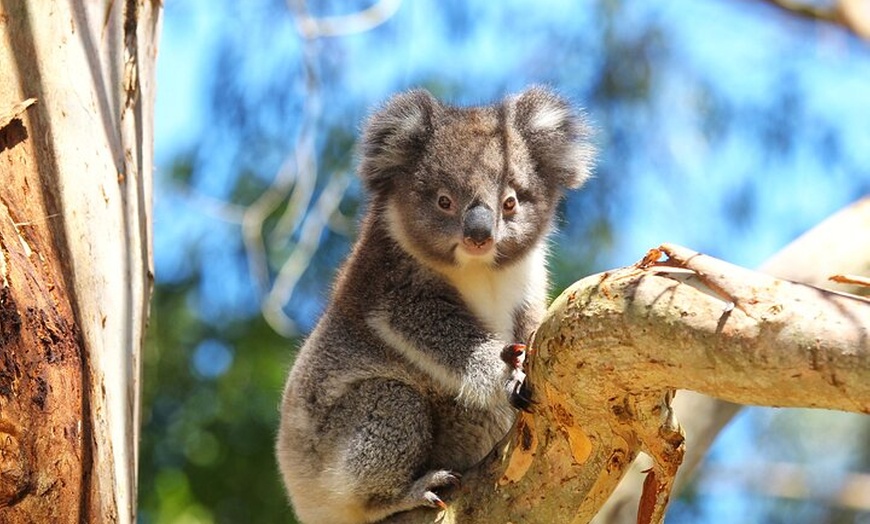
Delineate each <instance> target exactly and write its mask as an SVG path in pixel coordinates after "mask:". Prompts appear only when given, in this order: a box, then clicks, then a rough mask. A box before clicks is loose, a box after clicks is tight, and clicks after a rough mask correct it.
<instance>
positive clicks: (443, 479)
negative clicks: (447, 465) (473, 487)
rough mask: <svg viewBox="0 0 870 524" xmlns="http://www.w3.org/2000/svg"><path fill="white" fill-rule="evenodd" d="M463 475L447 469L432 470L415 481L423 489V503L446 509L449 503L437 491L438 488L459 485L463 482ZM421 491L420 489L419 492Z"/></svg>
mask: <svg viewBox="0 0 870 524" xmlns="http://www.w3.org/2000/svg"><path fill="white" fill-rule="evenodd" d="M461 478H462V476H461V475H460V474H459V473H455V472H453V471H447V470H438V471H430V472H429V473H427V474H426V475H424V476H423V477H422V478H420V479H418V480H417V482H416V483H415V484H416V485H417V486H420V488H421V489H422V494H421V495H422V498H423V501H424V502H423V503H424V505H426V506H429V507H432V508H438V509H446V508H447V504H446V503H445V502H444V501H443V500H441V497H439V496H438V494H436V493H435V491H433V490H436V489H439V488H446V487H448V486H454V487H457V486H459V485H460V484H461V482H460V479H461ZM417 493H418V494H419V493H420V492H419V491H418V492H417Z"/></svg>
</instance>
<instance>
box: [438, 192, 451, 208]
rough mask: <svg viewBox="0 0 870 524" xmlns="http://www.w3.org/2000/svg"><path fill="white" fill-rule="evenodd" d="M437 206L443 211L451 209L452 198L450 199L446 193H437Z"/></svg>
mask: <svg viewBox="0 0 870 524" xmlns="http://www.w3.org/2000/svg"><path fill="white" fill-rule="evenodd" d="M438 207H440V208H441V209H442V210H444V211H451V210H452V209H453V200H451V199H450V197H449V196H447V195H439V196H438Z"/></svg>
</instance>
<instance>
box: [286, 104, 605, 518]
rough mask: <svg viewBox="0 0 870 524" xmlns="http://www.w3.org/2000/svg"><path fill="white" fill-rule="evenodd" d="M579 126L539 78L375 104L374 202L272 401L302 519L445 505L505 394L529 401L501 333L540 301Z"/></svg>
mask: <svg viewBox="0 0 870 524" xmlns="http://www.w3.org/2000/svg"><path fill="white" fill-rule="evenodd" d="M588 135H589V128H588V125H587V124H586V122H585V120H584V118H583V116H582V115H581V114H580V113H578V112H576V111H574V110H573V109H572V107H571V106H570V105H569V104H568V103H567V102H566V101H565V100H563V99H562V98H560V97H559V96H557V95H556V94H554V93H552V92H551V91H549V90H547V89H546V88H542V87H533V88H530V89H528V90H527V91H525V92H523V93H521V94H519V95H515V96H511V97H508V98H506V99H505V100H503V101H502V102H501V103H499V104H496V105H493V106H483V107H454V106H450V105H446V104H442V103H440V102H439V101H438V100H436V99H435V98H433V97H432V95H430V94H429V93H428V92H426V91H424V90H414V91H410V92H406V93H403V94H400V95H397V96H395V97H394V98H392V99H391V100H390V101H389V102H388V103H386V104H385V105H384V106H383V107H382V108H381V109H380V110H379V111H377V112H375V113H374V114H373V115H372V116H371V117H370V118H369V120H368V123H367V124H366V126H365V130H364V136H363V139H362V143H361V148H360V153H361V158H360V166H359V175H360V177H361V179H362V181H363V183H364V187H365V189H366V191H367V194H368V199H369V200H368V205H367V212H366V213H365V216H364V217H363V219H362V222H361V225H360V233H359V237H358V240H357V241H356V243H355V245H354V247H353V250H352V253H351V255H350V257H349V258H348V259H347V260H346V261H345V263H344V265H343V267H342V268H341V270H340V271H339V274H338V277H337V280H336V282H335V285H334V288H333V291H332V297H331V300H330V302H329V304H328V306H327V308H326V310H325V312H324V314H323V316H322V317H321V318H320V320H319V322H318V323H317V325H316V327H315V329H314V330H313V332H312V333H311V334H310V336H309V337H308V339H307V340H306V341H305V343H304V344H303V346H302V348H301V349H300V351H299V353H298V355H297V357H296V360H295V362H294V364H293V366H292V369H291V371H290V373H289V377H288V379H287V383H286V387H285V389H284V395H283V400H282V404H281V422H280V428H279V432H278V440H277V446H276V454H277V459H278V463H279V466H280V470H281V474H282V476H283V479H284V483H285V485H286V488H287V491H288V493H289V496H290V499H291V503H292V505H293V507H294V509H295V512H296V514H297V516H298V518H299V520H300V521H301V522H304V523H309V524H310V523H332V524H341V523H348V524H350V523H367V522H375V521H378V520H382V519H384V518H386V517H388V516H390V515H393V514H395V513H399V512H402V511H406V510H411V509H414V508H418V507H433V508H443V507H445V504H444V502H443V501H442V500H441V498H440V496H439V494H438V493H439V491H441V490H442V489H443V488H448V487H450V486H451V485H454V484H457V483H458V482H459V476H460V474H461V472H463V471H464V470H467V469H468V468H470V467H472V466H473V465H475V464H476V463H477V462H479V461H480V460H482V459H483V458H484V457H485V456H486V455H487V454H488V453H489V452H490V451H491V450H492V449H493V447H494V446H495V444H497V443H498V441H499V440H501V439H502V438H503V437H504V436H505V435H506V434H507V432H508V431H509V429H510V428H511V426H512V424H513V422H514V419H515V414H516V412H515V410H514V408H513V407H512V406H511V404H510V402H509V398H510V397H511V394H513V397H514V400H515V401H517V403H518V404H520V405H523V404H526V403H527V402H528V398H527V394H525V393H522V392H521V391H520V390H519V389H518V388H517V384H516V381H517V380H518V379H519V378H521V376H522V372H521V370H519V367H520V366H521V362H522V358H521V357H522V355H521V348H522V347H523V346H517V345H512V344H513V343H517V342H525V341H526V340H527V339H528V337H529V336H530V334H531V332H532V330H534V329H535V328H536V327H537V325H538V323H539V321H540V320H541V318H542V316H543V314H544V311H545V307H546V298H547V285H548V277H547V269H546V255H547V236H548V234H549V233H550V231H551V230H552V229H553V222H554V215H555V212H556V208H557V205H558V203H559V201H560V199H561V197H562V195H563V193H564V191H565V190H566V189H570V188H576V187H579V186H580V185H581V184H582V183H583V182H584V180H585V179H586V178H587V177H588V175H589V171H590V169H591V168H590V166H591V164H592V155H593V150H592V147H591V146H590V144H589V141H588ZM506 347H507V349H506V350H505V348H506ZM503 350H504V351H503ZM503 352H504V355H503V354H502V353H503ZM505 360H507V361H508V362H509V363H506V361H505ZM442 494H443V492H442Z"/></svg>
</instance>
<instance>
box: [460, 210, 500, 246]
mask: <svg viewBox="0 0 870 524" xmlns="http://www.w3.org/2000/svg"><path fill="white" fill-rule="evenodd" d="M493 226H495V213H493V211H492V210H491V209H489V208H488V207H486V206H485V205H483V204H476V205H474V206H473V207H471V208H470V209H469V210H468V211H467V212H466V213H465V217H464V218H463V220H462V237H463V244H465V247H466V249H468V250H469V251H471V252H472V253H484V252H486V251H489V248H490V246H492V243H493V241H492V229H493Z"/></svg>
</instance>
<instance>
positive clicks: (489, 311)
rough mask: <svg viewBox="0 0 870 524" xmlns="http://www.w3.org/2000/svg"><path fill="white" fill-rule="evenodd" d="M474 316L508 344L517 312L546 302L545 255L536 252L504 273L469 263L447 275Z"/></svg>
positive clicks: (541, 250) (485, 265) (500, 270)
mask: <svg viewBox="0 0 870 524" xmlns="http://www.w3.org/2000/svg"><path fill="white" fill-rule="evenodd" d="M446 276H447V278H448V279H449V280H450V282H451V283H452V284H453V285H454V286H455V287H456V289H457V290H458V291H459V293H460V294H461V295H462V298H463V299H464V300H465V303H466V304H468V307H469V308H470V309H471V311H472V313H474V314H475V316H477V318H479V319H481V320H482V321H483V322H484V324H485V325H486V327H488V328H489V329H491V330H492V331H493V332H495V333H497V334H498V335H499V336H500V337H502V338H503V339H504V340H505V342H520V341H515V340H513V338H514V328H513V326H514V312H515V311H516V310H517V308H518V307H519V306H520V305H522V303H523V302H526V301H529V302H536V301H539V300H544V299H545V296H544V295H545V293H546V290H547V266H546V252H545V249H544V248H543V247H538V248H535V249H534V250H533V251H532V252H530V253H529V254H528V255H527V256H526V257H525V258H524V259H522V260H519V261H517V262H516V263H514V264H512V265H511V266H509V267H506V268H503V269H498V270H496V269H493V268H492V267H491V266H489V265H488V264H476V263H467V264H464V265H463V266H462V268H461V269H456V270H453V271H450V272H449V273H448V274H447V275H446Z"/></svg>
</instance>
